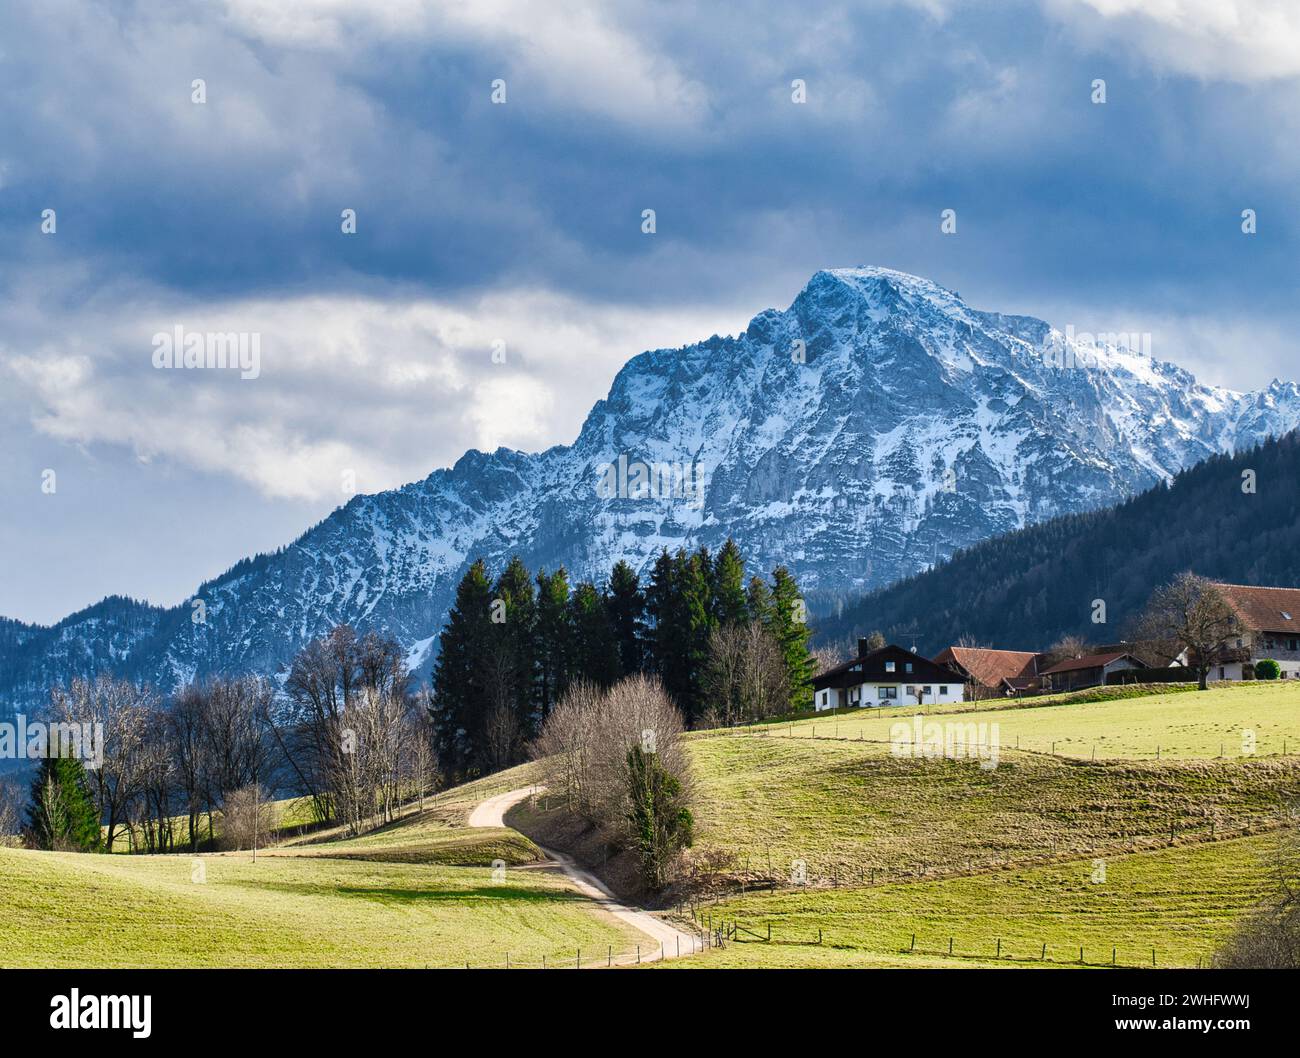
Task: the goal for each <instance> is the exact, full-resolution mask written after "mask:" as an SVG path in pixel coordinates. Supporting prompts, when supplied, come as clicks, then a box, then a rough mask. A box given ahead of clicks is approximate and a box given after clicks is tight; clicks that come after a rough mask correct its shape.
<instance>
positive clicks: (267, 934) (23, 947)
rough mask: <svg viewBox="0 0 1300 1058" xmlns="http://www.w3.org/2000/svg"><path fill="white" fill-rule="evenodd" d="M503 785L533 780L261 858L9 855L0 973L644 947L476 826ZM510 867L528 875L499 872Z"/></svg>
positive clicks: (389, 960) (523, 961) (552, 959)
mask: <svg viewBox="0 0 1300 1058" xmlns="http://www.w3.org/2000/svg"><path fill="white" fill-rule="evenodd" d="M502 782H504V783H505V784H506V785H505V788H506V789H509V788H511V785H510V784H512V783H514V784H518V783H517V781H516V776H507V777H502V776H498V777H495V779H494V780H488V781H487V782H485V783H483V784H481V785H479V787H478V789H477V790H473V791H467V788H461V789H460V790H457V791H455V792H453V793H451V794H450V795H449V796H448V797H447V798H446V799H445V800H440V799H433V800H432V801H431V802H430V806H431V807H430V810H429V811H428V812H426V813H425V814H424V815H422V816H418V817H412V818H409V819H406V820H403V821H402V822H401V823H399V824H397V825H395V826H392V827H389V828H386V829H384V830H381V831H377V832H373V833H371V834H368V835H366V836H365V837H363V838H358V839H353V840H351V841H337V842H329V843H326V844H320V845H313V846H305V847H298V848H294V849H287V850H282V851H275V852H271V853H265V852H264V853H263V854H261V855H259V856H258V858H257V862H256V863H254V862H253V861H252V859H251V857H250V856H248V855H247V854H227V855H213V856H199V857H190V856H188V855H182V856H103V855H98V856H96V855H77V854H73V853H44V852H27V851H19V850H11V849H0V966H4V967H14V966H49V967H59V966H68V967H72V966H76V967H81V966H95V967H133V966H195V967H202V966H230V967H297V966H336V967H342V966H393V967H400V966H409V967H419V966H464V965H466V964H467V963H468V964H469V965H470V966H478V967H483V966H503V965H504V964H505V960H506V958H507V953H508V957H509V959H510V961H511V963H512V964H514V965H517V966H518V965H532V966H541V965H542V961H543V959H545V960H546V962H547V963H548V964H550V965H553V966H554V965H573V964H574V962H575V960H576V958H577V952H578V950H579V949H581V950H582V952H583V953H584V954H583V958H584V961H603V960H604V959H605V958H606V957H607V953H608V951H609V949H610V948H611V947H612V948H613V950H614V952H615V954H617V953H619V952H626V951H630V950H632V949H633V948H634V947H635V945H636V944H638V943H641V942H643V941H644V938H643V937H642V935H641V934H639V933H637V932H636V931H635V930H632V929H631V928H630V927H627V926H624V925H623V924H621V923H619V922H617V921H616V920H614V919H612V918H610V917H608V916H606V915H605V914H603V913H602V912H600V911H598V910H596V909H594V908H593V906H592V905H591V904H590V902H589V901H587V900H586V899H585V898H584V897H582V896H581V895H580V894H578V893H577V892H576V891H574V890H573V889H572V888H571V887H570V886H569V885H568V883H567V882H566V881H565V880H564V879H563V877H562V876H561V875H559V874H558V873H557V872H555V871H554V870H553V869H550V868H546V867H542V866H541V865H540V863H539V861H540V859H541V855H540V853H539V852H538V851H537V849H536V847H535V846H534V845H533V844H532V843H531V842H530V841H528V839H527V838H524V837H523V836H522V835H519V834H517V833H515V832H513V831H508V830H501V829H495V828H494V829H476V830H470V829H468V828H466V827H465V826H464V807H465V805H466V804H467V803H476V802H477V800H479V799H481V796H488V792H484V791H491V792H495V790H494V784H495V785H497V786H500V785H501V784H502ZM480 795H481V796H480ZM453 824H454V825H453ZM496 860H503V861H504V862H505V863H506V864H508V865H510V867H511V868H513V869H510V870H507V871H506V872H505V874H504V876H502V875H501V874H500V872H496V874H495V875H494V871H493V867H492V864H493V861H496ZM196 864H201V870H202V872H203V873H202V877H203V879H204V880H203V881H202V882H196V881H195V880H194V877H195V876H194V874H193V872H194V870H195V865H196ZM452 864H460V865H461V866H453V865H452Z"/></svg>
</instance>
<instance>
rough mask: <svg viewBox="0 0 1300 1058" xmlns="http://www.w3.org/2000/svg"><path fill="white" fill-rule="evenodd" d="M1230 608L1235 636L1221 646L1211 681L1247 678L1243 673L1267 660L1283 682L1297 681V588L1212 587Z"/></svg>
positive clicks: (1299, 634) (1299, 671) (1299, 663)
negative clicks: (1271, 662)
mask: <svg viewBox="0 0 1300 1058" xmlns="http://www.w3.org/2000/svg"><path fill="white" fill-rule="evenodd" d="M1215 587H1216V588H1218V589H1219V591H1220V592H1221V593H1222V594H1223V597H1224V598H1225V599H1226V600H1227V602H1228V605H1229V606H1231V607H1232V611H1233V613H1234V614H1235V615H1236V618H1237V624H1238V626H1239V630H1238V634H1237V635H1236V636H1234V637H1233V638H1232V639H1230V640H1228V641H1227V642H1226V643H1224V644H1223V650H1222V651H1221V653H1220V657H1219V661H1220V663H1219V664H1217V665H1215V666H1214V668H1212V669H1211V670H1210V679H1212V680H1240V679H1249V678H1250V674H1247V673H1245V672H1244V671H1243V670H1244V669H1245V667H1247V666H1251V667H1252V672H1253V666H1254V663H1255V662H1256V661H1262V660H1263V659H1265V658H1271V659H1272V660H1274V661H1276V662H1277V663H1278V665H1279V666H1280V667H1281V669H1282V676H1283V678H1284V679H1297V678H1300V588H1256V587H1252V586H1250V585H1246V584H1215Z"/></svg>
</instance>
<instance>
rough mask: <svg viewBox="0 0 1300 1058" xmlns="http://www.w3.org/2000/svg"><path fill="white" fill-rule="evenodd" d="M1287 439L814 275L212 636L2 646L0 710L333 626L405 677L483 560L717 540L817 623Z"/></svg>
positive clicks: (910, 284) (201, 625) (931, 293)
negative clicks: (825, 606) (576, 422)
mask: <svg viewBox="0 0 1300 1058" xmlns="http://www.w3.org/2000/svg"><path fill="white" fill-rule="evenodd" d="M1297 424H1300V389H1298V388H1297V386H1296V384H1295V383H1293V382H1276V381H1275V382H1274V383H1272V384H1271V385H1270V386H1269V387H1268V388H1267V389H1265V390H1262V391H1260V392H1254V393H1238V392H1234V391H1230V390H1225V389H1219V388H1215V387H1211V386H1205V385H1202V384H1200V383H1198V382H1197V381H1196V380H1195V379H1194V378H1193V377H1192V376H1191V375H1190V374H1188V373H1187V372H1186V371H1184V370H1182V369H1180V368H1178V367H1175V366H1173V365H1172V364H1168V363H1162V362H1159V361H1157V360H1153V359H1151V358H1149V357H1146V356H1143V355H1141V354H1140V353H1138V352H1131V351H1128V350H1126V349H1123V348H1117V347H1115V346H1114V345H1103V346H1088V345H1083V344H1081V343H1080V342H1078V341H1075V340H1073V339H1067V337H1066V336H1065V335H1064V334H1062V333H1061V332H1060V331H1058V330H1055V329H1054V328H1052V327H1050V326H1049V325H1048V324H1046V323H1044V322H1042V321H1041V320H1037V319H1032V318H1028V317H1023V316H1005V315H1001V314H998V313H993V312H982V311H978V310H975V309H973V308H971V307H969V306H968V305H967V304H966V303H965V302H964V301H962V299H961V298H960V297H959V296H958V295H957V294H955V293H953V292H951V291H949V290H945V289H944V288H942V287H940V286H938V285H936V284H934V283H932V282H930V281H928V280H925V279H920V278H917V277H916V276H911V275H906V274H903V273H900V272H894V271H889V270H887V269H883V268H858V269H835V270H828V271H822V272H818V273H817V274H816V275H814V276H813V277H812V279H811V280H810V281H809V283H808V285H807V286H806V287H805V288H804V289H803V291H802V292H801V293H800V294H799V296H798V297H797V298H796V299H795V301H794V303H793V304H792V305H791V306H790V308H789V309H787V310H785V311H784V312H781V311H777V310H774V309H769V310H767V311H765V312H762V313H760V314H759V315H758V316H756V317H754V319H753V320H752V322H751V323H750V324H749V327H748V328H747V329H746V331H745V332H744V333H743V334H741V335H740V336H738V337H734V338H720V337H717V336H715V337H713V338H710V339H708V340H707V341H704V342H700V343H698V344H696V345H691V346H687V347H685V348H682V349H660V350H655V351H652V352H646V353H642V354H641V355H639V356H637V357H634V358H633V359H632V360H631V361H629V362H628V363H627V364H626V365H625V366H624V367H623V369H622V370H621V371H620V372H619V373H618V376H617V377H616V378H615V380H614V383H613V385H612V386H611V388H610V391H609V395H608V397H606V399H604V400H602V401H600V402H598V403H597V404H596V406H595V407H594V408H593V409H592V410H591V412H590V414H589V415H588V416H587V420H586V422H585V423H584V424H583V427H582V430H581V433H580V434H579V436H578V438H577V440H576V441H575V442H574V443H573V444H572V445H569V446H557V447H555V448H551V449H549V450H547V451H545V452H541V453H537V454H527V453H523V452H516V451H509V450H505V449H500V450H498V451H496V452H493V453H483V452H478V451H471V452H467V453H466V454H465V455H464V456H463V457H462V458H461V459H460V460H459V461H458V462H457V463H456V464H455V466H453V467H451V468H450V469H442V470H437V471H435V472H434V473H432V474H430V475H429V477H427V478H425V479H424V480H423V481H420V482H416V483H414V484H410V485H406V486H404V487H403V488H400V489H396V490H393V491H390V492H383V493H379V494H377V495H372V496H359V497H356V498H354V499H353V500H351V502H349V503H348V504H347V505H346V506H345V507H342V508H340V509H339V510H337V511H335V512H334V513H333V514H332V515H331V516H330V517H328V518H327V519H325V520H324V521H323V522H322V523H320V524H319V525H317V526H316V527H315V528H313V529H311V530H309V531H308V532H307V533H305V534H304V535H303V536H302V537H301V538H300V539H298V540H297V541H296V542H294V543H293V544H291V545H289V546H288V547H287V548H285V549H283V550H282V551H280V552H278V553H276V554H274V555H264V556H259V557H258V558H255V559H251V560H247V561H245V562H242V563H240V564H239V565H238V566H236V567H235V568H234V569H232V570H231V571H230V572H228V573H227V574H225V575H224V576H222V577H220V578H218V579H217V580H215V581H213V582H211V583H208V584H204V585H202V586H200V587H199V588H198V589H197V591H196V592H195V595H194V599H195V600H201V601H202V608H204V609H205V610H206V620H204V621H201V622H196V621H195V620H193V619H192V617H193V615H194V612H195V606H194V603H193V600H191V601H188V602H186V603H185V604H183V605H181V606H179V607H176V608H173V609H168V610H164V609H158V608H155V607H149V606H145V605H143V604H139V603H134V602H131V601H129V600H122V599H114V600H105V602H103V603H100V604H97V606H95V607H92V608H90V609H89V610H86V611H83V612H82V613H80V614H76V615H74V616H72V617H70V618H68V619H66V620H65V621H63V622H61V623H60V624H59V625H56V626H54V627H52V628H49V629H43V628H33V627H30V626H25V625H17V624H14V623H12V622H11V623H10V625H9V627H8V630H7V631H6V627H5V626H4V625H3V623H0V700H4V699H9V700H10V701H17V700H24V699H31V698H34V697H43V696H44V693H45V688H46V687H47V686H48V685H49V683H50V682H52V681H54V680H57V679H66V678H69V677H71V676H73V675H76V674H78V673H84V672H88V671H94V670H98V669H100V668H104V667H108V668H112V669H114V670H115V671H119V672H123V673H126V674H130V675H133V676H137V677H145V678H149V679H151V680H154V681H157V682H158V683H159V684H160V685H162V686H163V687H164V688H172V687H174V686H176V685H177V684H178V683H180V682H183V681H186V680H188V679H190V678H193V677H194V676H196V675H200V676H201V675H204V674H207V673H210V672H214V671H245V670H253V671H261V672H268V673H269V672H274V671H276V670H277V669H278V668H279V667H280V666H282V665H283V663H284V662H286V661H287V660H288V659H289V658H291V657H292V655H293V653H294V652H295V651H296V650H297V648H298V647H299V646H301V645H302V643H303V642H304V641H306V640H307V639H309V638H311V637H313V636H316V635H319V634H321V633H323V632H325V631H327V630H328V629H329V628H330V627H331V626H332V625H334V624H335V623H338V622H343V621H347V622H351V623H352V624H354V625H356V626H359V627H362V628H369V627H374V628H378V629H381V630H384V631H387V632H389V633H391V634H392V635H394V636H395V637H396V638H397V639H398V640H399V641H401V642H402V643H403V644H404V645H405V646H406V647H407V648H408V649H409V651H410V655H409V656H410V660H411V662H412V664H413V665H417V664H420V663H422V662H425V661H427V660H428V658H429V657H430V655H431V652H432V651H433V649H435V648H434V646H433V644H434V643H435V637H436V634H437V632H438V630H439V627H440V625H441V622H442V620H443V618H444V616H445V614H446V612H447V610H448V608H449V606H450V603H451V601H452V598H453V594H454V592H455V588H456V584H457V581H458V580H459V578H460V577H461V575H462V573H463V572H464V570H465V568H466V566H467V565H468V564H469V563H470V562H472V561H473V560H474V559H475V558H478V557H480V556H481V557H483V558H485V559H487V560H488V562H489V564H490V566H491V567H493V568H495V569H499V568H500V567H501V566H502V565H503V564H504V562H505V561H506V559H507V558H508V557H509V556H510V555H511V554H513V553H518V554H520V555H522V556H523V557H524V559H525V561H527V562H528V564H529V566H530V567H531V568H536V567H538V566H546V567H554V566H555V565H557V564H560V563H563V564H564V565H566V566H567V567H568V569H569V570H570V572H571V573H573V574H575V575H576V576H577V577H588V576H592V577H600V576H602V575H603V574H605V573H607V572H608V570H609V568H610V566H611V565H612V564H613V563H614V562H615V561H617V560H618V559H620V558H623V559H627V560H628V561H629V562H631V563H632V564H633V565H634V566H637V567H640V568H645V567H646V566H648V565H649V564H650V563H651V562H652V561H653V558H654V556H655V555H656V554H657V553H658V551H659V549H660V548H662V547H668V548H670V549H674V548H677V547H678V546H686V547H694V546H697V545H699V544H708V545H710V546H711V547H715V548H716V547H717V546H718V545H720V544H721V543H722V542H723V541H724V540H725V539H726V538H727V537H728V536H733V537H735V539H736V540H737V542H738V543H740V545H741V547H742V548H743V550H744V552H745V554H746V556H747V558H748V559H749V562H750V567H751V569H756V568H761V569H763V570H766V571H770V570H771V568H772V567H773V566H775V565H777V564H779V563H785V564H786V565H788V566H790V567H791V568H792V569H793V570H794V571H795V573H796V574H797V576H798V578H799V580H800V582H801V584H803V585H804V586H805V588H806V589H808V590H809V591H810V593H812V594H813V596H814V598H815V597H816V595H817V593H822V594H823V595H825V594H829V593H839V592H847V591H856V590H863V589H867V588H871V587H875V586H878V585H882V584H886V583H889V582H891V581H893V580H895V579H897V578H899V577H901V576H904V575H907V574H910V573H913V572H916V571H918V570H920V569H923V568H925V567H927V566H929V565H931V564H932V563H934V562H935V561H936V560H938V559H941V558H943V557H945V556H947V555H949V554H950V553H951V552H953V551H954V550H955V549H958V548H961V547H964V546H966V545H969V544H972V543H975V542H977V541H979V540H983V539H985V538H987V537H989V536H992V535H994V534H996V533H1001V532H1004V531H1007V530H1010V529H1015V528H1019V527H1021V526H1024V525H1026V524H1027V523H1031V522H1036V521H1040V520H1042V519H1045V518H1048V517H1050V516H1053V515H1056V514H1060V513H1064V512H1070V511H1079V510H1084V509H1089V508H1095V507H1099V506H1103V505H1107V504H1111V503H1114V502H1116V501H1118V500H1121V499H1123V498H1125V497H1127V496H1129V495H1132V494H1133V493H1135V492H1138V491H1140V490H1142V489H1144V488H1147V487H1148V486H1151V485H1153V484H1155V483H1156V482H1157V481H1159V480H1161V479H1167V478H1169V477H1170V476H1172V475H1173V474H1175V473H1176V472H1177V471H1179V470H1180V469H1182V468H1184V467H1187V466H1189V465H1191V464H1193V463H1195V462H1198V461H1199V460H1201V459H1202V458H1204V457H1205V456H1207V455H1209V454H1211V453H1215V452H1224V451H1230V450H1233V449H1234V448H1239V447H1242V446H1248V445H1250V444H1252V443H1254V442H1256V441H1258V440H1260V439H1262V438H1263V437H1265V436H1266V435H1269V434H1274V435H1276V434H1281V433H1283V432H1286V431H1287V430H1290V429H1292V428H1294V427H1295V426H1296V425H1297ZM638 464H643V465H655V464H658V465H659V467H658V469H659V470H660V471H661V472H662V471H663V470H664V468H665V467H670V468H671V473H666V474H662V476H659V477H657V478H656V485H662V486H664V487H654V488H651V489H649V490H645V489H642V487H641V484H642V481H643V478H642V477H641V474H642V473H643V470H644V468H643V467H638ZM697 485H698V486H699V489H698V491H697V490H696V486H697ZM645 491H649V492H650V494H649V495H645V494H643V493H644V492H645ZM665 492H667V493H669V495H664V493H665Z"/></svg>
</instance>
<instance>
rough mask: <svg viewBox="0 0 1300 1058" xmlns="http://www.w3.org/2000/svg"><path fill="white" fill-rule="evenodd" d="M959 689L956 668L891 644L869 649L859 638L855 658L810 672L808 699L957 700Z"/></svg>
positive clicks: (862, 703)
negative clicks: (818, 671)
mask: <svg viewBox="0 0 1300 1058" xmlns="http://www.w3.org/2000/svg"><path fill="white" fill-rule="evenodd" d="M964 689H965V685H964V682H963V679H962V676H961V674H960V673H959V672H957V671H956V670H955V669H951V668H949V667H948V666H947V665H937V664H935V663H934V662H933V661H930V660H929V659H928V658H923V657H921V655H920V654H914V653H913V652H912V651H910V650H905V649H904V648H903V647H900V646H894V645H892V644H891V645H890V646H886V647H881V648H880V649H879V650H868V649H867V641H866V640H865V639H859V640H858V656H857V657H856V658H854V659H853V660H852V661H846V662H845V663H844V664H843V665H836V666H835V667H834V668H831V669H827V670H826V671H825V672H822V673H819V674H818V675H817V676H814V677H813V705H814V707H815V708H816V709H817V710H818V711H821V710H824V709H836V708H842V707H844V706H854V707H859V708H865V707H871V706H880V705H929V704H932V703H935V702H960V701H962V700H963V691H964Z"/></svg>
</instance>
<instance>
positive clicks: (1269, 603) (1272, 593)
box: [1214, 583, 1300, 635]
mask: <svg viewBox="0 0 1300 1058" xmlns="http://www.w3.org/2000/svg"><path fill="white" fill-rule="evenodd" d="M1214 586H1215V587H1216V588H1218V589H1219V591H1220V592H1222V593H1223V597H1224V598H1225V599H1227V601H1228V605H1229V606H1231V607H1232V609H1233V611H1234V612H1235V613H1236V615H1237V620H1239V621H1240V622H1241V623H1242V624H1243V625H1244V626H1245V627H1246V628H1248V629H1249V630H1250V631H1252V632H1287V633H1290V634H1293V635H1300V588H1261V587H1255V586H1252V585H1249V584H1220V583H1215V585H1214Z"/></svg>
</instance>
